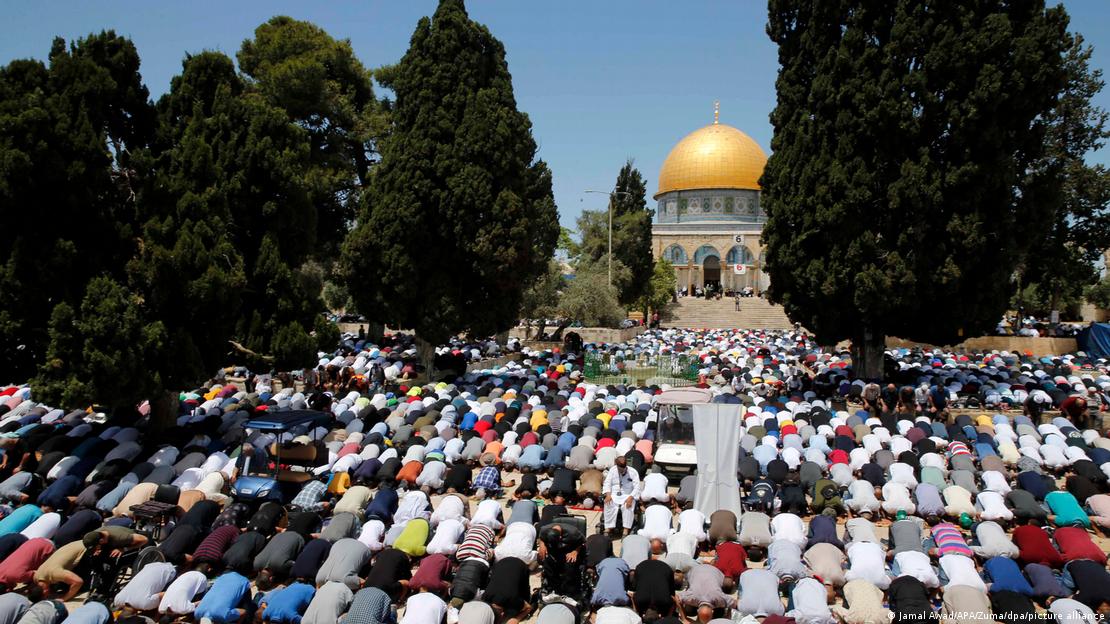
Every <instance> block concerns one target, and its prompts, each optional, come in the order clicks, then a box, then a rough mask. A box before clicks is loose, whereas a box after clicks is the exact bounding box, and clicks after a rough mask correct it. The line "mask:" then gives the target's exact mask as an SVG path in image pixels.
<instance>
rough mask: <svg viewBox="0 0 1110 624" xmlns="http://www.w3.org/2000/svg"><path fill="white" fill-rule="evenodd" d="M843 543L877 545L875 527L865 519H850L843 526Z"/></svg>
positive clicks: (877, 539)
mask: <svg viewBox="0 0 1110 624" xmlns="http://www.w3.org/2000/svg"><path fill="white" fill-rule="evenodd" d="M844 542H845V543H849V542H873V543H875V544H878V543H879V536H878V535H876V534H875V525H874V524H872V523H871V521H870V520H868V519H867V518H852V519H851V520H848V522H846V523H845V524H844Z"/></svg>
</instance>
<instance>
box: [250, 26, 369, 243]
mask: <svg viewBox="0 0 1110 624" xmlns="http://www.w3.org/2000/svg"><path fill="white" fill-rule="evenodd" d="M237 58H238V60H239V67H240V69H242V71H243V73H244V74H246V75H247V76H248V78H249V82H248V84H247V87H248V89H250V90H253V91H256V92H257V93H259V94H260V95H262V97H263V98H265V100H266V102H268V103H269V104H271V105H273V106H276V107H278V108H280V109H282V110H284V111H285V112H286V113H287V114H288V116H289V119H290V120H291V121H292V122H293V123H295V124H297V125H298V126H300V127H301V128H303V129H304V130H305V131H306V132H307V133H308V138H309V158H310V168H309V171H308V172H307V174H306V176H305V182H306V184H307V187H308V190H309V192H310V194H311V200H312V202H313V204H314V206H315V207H316V215H317V225H316V232H317V240H318V241H319V244H318V245H317V246H316V249H317V250H318V251H319V253H318V254H317V255H318V256H319V257H321V258H329V257H333V256H334V252H336V251H338V249H339V246H340V244H341V243H342V241H343V237H344V236H345V235H346V233H347V230H348V229H349V225H350V223H351V221H352V220H353V218H354V216H355V209H356V207H357V206H358V201H359V198H360V196H361V194H362V190H363V189H364V188H365V187H366V186H367V185H368V184H369V182H370V170H371V167H372V165H373V164H374V162H375V161H376V159H377V145H376V141H377V139H378V137H379V136H380V135H381V133H382V132H383V131H384V123H385V116H384V112H383V110H382V108H381V107H380V106H379V105H378V101H377V99H376V98H375V97H374V91H373V86H372V84H371V81H370V75H371V74H370V71H369V70H367V69H366V68H365V67H364V66H363V65H362V62H361V61H360V60H359V59H358V57H356V56H355V53H354V50H353V49H352V48H351V42H350V41H349V40H347V39H343V40H338V39H335V38H333V37H332V36H331V35H329V34H328V33H327V32H326V31H325V30H324V29H322V28H320V27H319V26H317V25H315V24H312V23H310V22H305V21H301V20H295V19H293V18H291V17H286V16H277V17H274V18H272V19H270V20H269V21H267V22H266V23H264V24H262V25H260V26H259V27H258V28H256V29H255V31H254V38H253V39H247V40H246V41H244V42H243V45H242V47H241V48H240V49H239V53H238V55H237Z"/></svg>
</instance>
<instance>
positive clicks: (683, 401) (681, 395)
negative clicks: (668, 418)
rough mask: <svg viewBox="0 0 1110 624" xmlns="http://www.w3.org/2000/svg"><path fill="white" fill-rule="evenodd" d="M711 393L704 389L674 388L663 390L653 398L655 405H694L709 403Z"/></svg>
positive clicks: (711, 397) (711, 398) (711, 396)
mask: <svg viewBox="0 0 1110 624" xmlns="http://www.w3.org/2000/svg"><path fill="white" fill-rule="evenodd" d="M712 400H713V393H712V392H711V391H709V390H708V389H706V388H676V389H674V390H665V391H663V392H661V393H660V394H659V396H657V397H655V404H656V405H695V404H698V403H709V402H710V401H712Z"/></svg>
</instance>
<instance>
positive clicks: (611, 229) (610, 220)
mask: <svg viewBox="0 0 1110 624" xmlns="http://www.w3.org/2000/svg"><path fill="white" fill-rule="evenodd" d="M583 193H601V194H603V195H608V196H609V285H610V286H612V285H613V196H614V195H631V194H632V193H629V192H628V191H618V190H616V189H613V190H612V191H594V190H591V189H586V190H585V191H583Z"/></svg>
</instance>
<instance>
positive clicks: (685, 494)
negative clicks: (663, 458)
mask: <svg viewBox="0 0 1110 624" xmlns="http://www.w3.org/2000/svg"><path fill="white" fill-rule="evenodd" d="M697 492H698V475H686V476H685V477H682V481H680V482H679V484H678V492H676V493H675V495H674V502H676V503H678V506H679V507H680V508H685V507H686V505H689V504H691V503H693V502H694V496H695V495H697Z"/></svg>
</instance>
